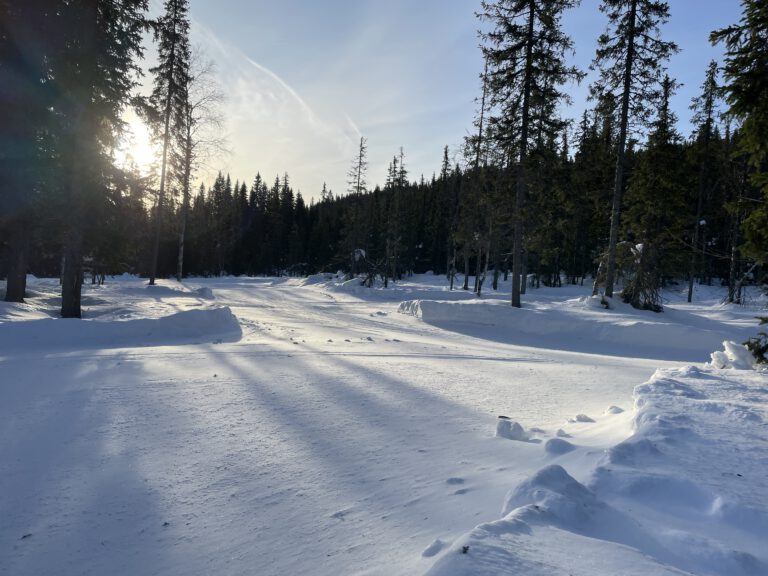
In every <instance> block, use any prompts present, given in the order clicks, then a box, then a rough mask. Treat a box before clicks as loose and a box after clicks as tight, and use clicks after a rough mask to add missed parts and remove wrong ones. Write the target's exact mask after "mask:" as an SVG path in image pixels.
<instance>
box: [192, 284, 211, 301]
mask: <svg viewBox="0 0 768 576" xmlns="http://www.w3.org/2000/svg"><path fill="white" fill-rule="evenodd" d="M195 294H197V296H198V297H199V298H202V299H204V300H214V299H215V296H214V295H213V290H211V289H210V288H208V286H203V287H202V288H198V289H197V290H195Z"/></svg>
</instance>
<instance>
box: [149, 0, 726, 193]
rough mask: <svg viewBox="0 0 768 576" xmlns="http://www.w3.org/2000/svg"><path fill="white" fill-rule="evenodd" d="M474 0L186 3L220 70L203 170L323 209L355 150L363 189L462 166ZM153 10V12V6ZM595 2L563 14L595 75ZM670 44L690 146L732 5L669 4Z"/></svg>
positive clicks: (579, 105) (472, 102) (579, 106)
mask: <svg viewBox="0 0 768 576" xmlns="http://www.w3.org/2000/svg"><path fill="white" fill-rule="evenodd" d="M479 3H480V2H479V0H387V1H386V2H384V1H382V0H323V1H322V2H318V1H316V0H282V1H280V2H275V1H274V0H217V1H215V2H214V1H212V0H190V16H191V19H192V41H193V44H196V45H198V46H200V47H201V48H202V51H203V52H204V53H205V54H206V56H207V57H208V58H209V59H211V60H212V61H213V62H214V63H215V65H216V71H217V74H218V77H219V80H220V82H221V84H222V87H223V89H224V92H225V94H226V95H227V100H226V102H225V103H224V105H223V107H224V110H223V112H224V115H225V117H226V130H227V133H228V139H229V149H230V153H229V154H227V155H224V156H222V157H220V158H219V159H218V160H217V161H216V162H214V163H212V164H211V166H210V167H209V170H218V169H221V170H223V171H228V172H230V173H231V175H232V178H233V180H234V179H240V180H242V179H245V180H246V181H248V182H250V181H252V180H253V177H254V176H255V174H256V172H260V173H261V175H262V176H263V177H264V178H265V179H266V180H267V181H268V182H272V181H273V180H274V178H275V177H276V176H277V175H280V176H282V175H283V173H285V172H287V173H288V175H289V178H290V181H291V183H292V185H293V187H294V189H295V190H299V191H301V193H302V195H303V196H304V197H305V198H306V199H309V198H318V197H319V193H320V190H321V189H322V186H323V183H324V182H325V183H327V186H328V187H329V188H330V189H331V190H332V191H333V192H334V193H335V194H345V193H346V191H347V188H348V184H347V176H346V174H347V171H348V170H349V168H350V166H351V164H352V160H353V158H354V157H355V155H356V153H357V147H358V144H359V141H360V137H361V136H363V137H365V138H366V139H367V143H368V160H369V169H368V183H369V187H371V188H372V187H373V186H374V185H375V184H383V182H384V180H385V175H386V169H387V165H388V163H389V162H390V161H391V160H392V158H393V157H394V156H395V155H397V154H399V150H400V147H401V146H402V147H403V150H404V153H405V165H406V168H407V169H408V171H409V176H410V178H411V180H417V179H418V178H420V176H421V175H422V174H423V175H424V176H425V178H431V176H432V174H433V173H434V172H436V171H438V170H439V168H440V161H441V158H442V153H443V147H444V146H446V145H447V146H448V147H449V154H450V157H451V158H452V160H454V161H459V160H460V156H459V153H458V150H459V147H460V145H461V142H462V140H463V138H464V137H465V136H466V135H467V134H469V132H470V130H471V129H472V121H473V117H474V115H475V111H476V109H477V102H476V99H477V97H478V96H479V94H480V91H481V84H480V78H479V75H480V72H481V69H482V57H481V54H480V50H479V47H478V46H479V40H478V37H477V27H478V21H477V19H476V18H475V16H474V13H475V11H476V10H478V9H479ZM158 4H159V3H156V4H155V5H156V6H157V5H158ZM598 6H599V0H582V2H581V5H580V6H579V7H578V8H576V9H573V10H570V11H568V12H566V13H565V14H564V16H563V27H564V29H565V31H566V32H567V33H568V34H570V35H571V37H572V38H573V40H574V43H575V54H574V55H573V56H572V59H573V61H574V62H575V63H576V64H578V65H579V66H580V67H582V68H583V69H587V68H588V66H589V63H590V61H591V60H592V58H593V56H594V50H595V44H596V39H597V37H598V35H599V34H600V33H601V32H602V31H603V30H604V29H605V25H606V20H605V17H604V16H603V15H602V14H601V13H600V12H599V10H598ZM670 11H671V19H670V22H669V23H668V25H666V26H665V27H664V29H663V35H664V38H665V39H668V40H672V41H674V42H676V43H677V44H678V45H679V46H680V48H681V52H680V53H679V54H677V55H675V56H674V57H673V58H672V60H671V61H670V62H669V73H670V76H672V77H673V78H675V79H677V80H678V82H680V83H681V84H682V87H681V88H680V90H679V91H678V93H677V95H676V96H675V98H674V101H673V107H674V109H675V111H676V113H677V115H678V118H679V120H680V123H679V130H680V131H681V133H682V134H683V135H684V136H688V135H689V134H690V131H691V129H690V123H689V119H690V115H691V113H690V111H689V110H688V106H689V104H690V100H691V98H692V97H693V96H694V95H696V94H697V93H698V91H699V88H700V85H701V83H702V81H703V78H704V71H705V69H706V66H707V64H708V62H709V61H710V60H711V59H713V58H715V59H719V58H720V57H721V55H722V49H721V48H720V47H712V46H711V45H710V44H709V41H708V36H709V33H710V31H712V30H713V29H716V28H720V27H724V26H727V25H729V24H732V23H735V22H737V21H738V20H739V17H740V5H739V1H738V0H671V1H670ZM589 81H590V77H589V76H588V77H587V79H586V80H585V81H584V82H582V83H581V84H580V85H572V86H569V87H568V90H567V91H568V92H569V93H570V94H571V95H572V97H573V100H574V102H573V105H572V106H570V107H569V108H568V109H567V110H566V115H567V116H569V117H579V116H580V115H581V112H582V111H583V110H584V109H585V107H588V106H589V103H588V102H586V95H587V86H588V84H589Z"/></svg>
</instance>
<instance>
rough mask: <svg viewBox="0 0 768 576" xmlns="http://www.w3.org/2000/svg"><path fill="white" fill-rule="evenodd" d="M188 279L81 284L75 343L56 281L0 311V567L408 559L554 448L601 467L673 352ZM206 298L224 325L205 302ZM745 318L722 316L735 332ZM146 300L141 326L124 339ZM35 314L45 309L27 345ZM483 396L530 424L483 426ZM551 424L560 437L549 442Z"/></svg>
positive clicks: (32, 569)
mask: <svg viewBox="0 0 768 576" xmlns="http://www.w3.org/2000/svg"><path fill="white" fill-rule="evenodd" d="M186 286H187V287H185V288H177V285H175V284H173V283H170V282H168V283H164V284H162V285H161V286H156V287H152V289H147V288H146V287H144V286H143V283H142V282H141V281H139V280H130V279H121V280H118V281H116V282H113V283H109V284H108V285H107V286H105V287H103V288H100V289H99V288H91V289H87V290H86V298H85V299H84V303H85V307H86V318H90V320H86V321H85V322H90V323H91V324H90V325H88V328H87V329H88V330H91V329H93V330H96V332H95V334H96V336H93V334H94V333H90V334H91V335H90V336H89V337H88V338H90V340H89V339H88V338H86V340H87V341H88V344H87V345H82V343H81V342H80V343H79V342H78V341H74V340H73V338H71V337H68V336H67V331H66V330H64V329H61V330H60V329H59V327H60V326H64V324H62V322H64V321H61V320H38V319H44V318H51V317H53V316H54V313H53V312H52V309H51V306H52V305H55V304H54V302H55V297H54V294H53V292H54V291H55V286H54V285H53V283H50V282H47V281H40V282H39V284H38V285H37V286H33V288H35V290H36V293H39V294H40V296H39V297H36V298H33V299H32V300H31V302H32V303H31V304H25V305H21V306H17V307H12V308H7V309H3V310H4V314H5V316H4V318H5V319H7V320H9V321H8V322H5V323H3V322H0V344H8V346H3V347H2V349H0V375H1V376H0V518H1V519H2V522H0V574H3V575H5V574H8V575H9V576H10V575H13V576H16V575H20V576H21V575H30V576H31V575H37V574H53V573H55V574H65V575H66V574H93V575H100V574H107V573H109V574H116V575H121V574H125V575H128V574H179V575H181V574H184V575H188V574H211V573H216V574H233V575H234V574H243V575H245V574H260V575H273V574H274V575H284V574H293V573H297V574H304V573H306V574H319V575H323V574H329V575H330V574H380V575H399V574H402V575H406V574H418V573H423V572H426V571H427V570H429V569H430V567H431V566H432V565H433V564H434V562H435V558H438V559H439V560H438V562H442V563H443V564H442V565H445V562H446V560H445V558H448V554H452V553H454V552H455V550H454V548H452V546H455V544H454V543H455V542H458V541H459V539H460V538H461V535H462V534H464V533H466V532H467V531H468V530H470V529H471V528H472V527H473V526H475V525H478V524H481V523H482V522H490V521H493V520H494V519H496V518H498V515H499V508H500V505H501V503H502V502H503V501H504V495H505V494H506V493H507V491H508V490H509V489H510V488H511V487H514V486H516V485H518V484H519V483H521V482H522V481H523V480H525V479H526V477H528V476H530V475H532V474H534V473H535V472H536V471H537V470H539V469H541V468H542V467H544V466H546V465H547V464H549V463H551V461H552V458H553V454H554V457H562V458H565V459H568V458H570V459H576V458H578V459H579V466H581V467H582V468H583V469H585V470H586V469H592V468H594V466H597V465H598V464H599V462H600V459H601V458H602V457H603V456H604V453H603V450H604V449H605V448H607V447H609V446H611V445H613V444H616V443H618V442H621V441H622V440H624V439H625V438H626V437H627V436H628V435H629V434H630V432H631V429H630V425H631V419H632V416H633V414H632V412H631V411H630V410H629V408H630V407H631V402H632V400H631V398H632V390H633V388H634V386H635V385H637V384H638V383H640V382H644V381H645V380H647V379H648V377H649V376H650V375H651V374H652V373H653V372H654V370H655V369H656V368H658V367H666V368H669V369H671V368H674V367H676V366H678V365H679V362H669V361H665V360H661V359H658V358H653V357H647V358H644V357H642V355H640V357H632V356H637V354H633V353H632V352H633V351H630V356H629V357H622V356H619V355H617V354H616V353H615V351H612V353H613V355H611V356H603V355H602V354H601V352H600V350H599V349H595V350H589V351H585V350H580V349H572V348H571V349H569V347H568V346H567V342H565V340H564V341H563V346H561V348H563V349H557V346H556V343H555V345H553V346H552V347H551V348H550V349H546V348H536V347H533V346H531V342H528V341H523V343H524V344H527V345H525V346H523V345H519V344H515V343H514V334H512V335H510V334H506V335H504V336H503V337H501V338H499V337H489V336H488V334H487V333H485V332H484V331H483V329H480V330H478V329H477V328H476V327H472V328H471V329H467V328H466V326H465V325H447V326H446V325H444V324H440V325H432V324H428V323H425V322H423V321H422V320H420V319H418V318H416V317H413V316H409V315H405V314H398V313H397V311H398V306H399V304H400V302H401V301H404V300H416V299H426V298H429V297H430V296H431V297H432V299H435V300H445V299H448V298H450V299H453V300H455V301H457V302H458V301H461V300H467V299H468V296H469V295H468V294H467V293H464V292H461V291H457V292H453V293H451V292H447V291H445V290H443V289H442V288H439V287H438V288H436V287H435V285H434V283H431V284H430V283H429V282H425V283H423V285H422V284H418V283H410V284H409V283H404V284H403V285H400V286H397V287H395V289H394V290H390V291H389V292H384V291H382V290H372V291H367V290H365V291H361V290H358V289H349V288H348V287H346V286H342V287H338V286H337V285H335V284H334V283H332V282H331V283H329V282H312V281H298V280H280V279H236V278H226V279H212V280H199V281H198V280H190V281H189V282H188V283H187V285H186ZM575 292H578V294H582V293H583V291H575ZM543 293H544V292H543V291H542V294H543ZM553 293H554V294H555V296H554V297H556V298H560V299H562V296H561V295H560V293H558V292H557V291H554V292H553ZM503 294H506V292H504V293H503ZM503 294H502V296H503ZM536 294H538V292H534V294H532V295H531V296H530V298H535V297H536ZM502 296H500V297H502ZM222 307H228V308H229V309H230V310H231V312H232V313H233V314H234V316H235V317H236V318H237V320H238V322H239V329H240V332H239V333H238V334H237V335H236V337H233V336H232V334H233V332H232V326H231V325H230V324H229V323H228V321H227V320H226V318H228V316H227V313H217V315H215V316H209V317H206V316H205V315H204V312H205V311H209V310H216V309H221V308H222ZM190 311H197V312H200V313H203V315H202V316H199V318H207V320H205V321H203V322H200V323H199V324H201V326H200V331H199V333H196V334H195V335H194V336H193V337H192V339H191V340H189V339H187V340H185V339H183V338H179V336H178V334H176V333H174V332H173V330H171V329H170V328H168V327H167V326H165V324H162V323H163V322H166V321H165V320H164V319H165V318H167V317H168V316H170V315H171V314H174V313H176V314H178V315H179V316H178V318H179V319H181V320H186V319H187V318H189V316H188V315H186V313H187V312H190ZM690 314H704V315H706V312H705V311H702V309H692V310H691V312H690ZM747 317H748V315H743V318H742V317H740V316H738V315H736V316H734V315H732V314H729V313H727V312H723V313H722V318H720V319H719V321H721V322H723V326H724V328H723V329H724V330H726V331H727V330H733V331H735V332H737V333H740V332H739V331H740V330H742V326H743V325H744V324H746V320H744V318H747ZM147 318H150V319H157V321H158V322H160V324H153V325H152V326H155V328H156V329H157V330H158V334H159V335H158V337H157V338H156V339H154V340H153V339H150V340H149V341H148V342H142V341H141V338H140V337H139V336H141V334H140V333H139V332H135V334H134V336H132V337H130V338H128V337H127V336H126V334H127V333H128V332H129V330H128V329H127V328H126V327H128V326H133V327H134V328H135V327H137V326H138V327H141V329H144V328H145V327H146V326H147V325H145V324H138V323H137V322H148V320H146V319H147ZM215 318H218V319H219V320H220V321H213V320H214V319H215ZM222 319H223V320H222ZM38 321H40V322H42V323H41V324H33V323H34V322H38ZM19 322H20V323H19ZM16 323H18V327H19V329H16V330H14V326H13V325H14V324H16ZM46 323H49V324H46ZM97 323H99V324H98V325H96V324H97ZM121 323H123V324H122V325H121ZM22 326H23V328H22ZM30 326H31V327H30ZM35 326H39V327H40V330H41V331H42V329H43V328H42V327H44V326H49V327H50V326H53V327H54V328H53V329H50V328H46V330H45V337H43V334H39V338H40V340H39V342H42V344H39V345H37V346H35V345H34V337H35V328H34V327H35ZM163 326H165V328H163ZM158 327H159V328H158ZM120 330H123V331H122V332H120ZM163 330H165V332H163ZM26 332H29V334H31V335H32V340H29V336H24V335H23V334H22V333H26ZM163 334H165V335H166V336H168V337H167V338H164V337H163ZM587 336H588V335H587ZM24 338H27V340H24ZM94 338H96V341H95V343H94V341H93V339H94ZM98 338H107V339H111V340H110V342H111V343H110V344H109V346H103V347H100V346H99V345H98ZM121 338H122V340H121ZM14 339H16V345H15V346H10V344H11V343H13V342H14ZM30 342H31V343H32V344H31V346H32V348H31V349H30V348H29V346H27V345H25V344H28V343H30ZM708 352H709V351H702V353H703V354H705V355H706V353H708ZM614 405H615V406H618V407H623V408H624V409H626V413H609V414H607V415H606V414H605V412H606V409H607V408H608V407H609V406H614ZM580 414H585V415H588V417H592V418H593V419H594V420H596V421H597V422H595V423H590V422H588V421H586V420H584V421H578V419H577V415H580ZM499 415H506V416H509V417H511V418H514V420H515V421H517V422H519V423H520V424H521V425H522V426H523V427H524V428H525V429H526V430H528V432H527V435H528V437H529V438H530V441H525V442H519V441H510V440H507V439H505V438H496V437H494V430H495V426H496V422H497V416H499ZM534 427H535V428H536V430H531V428H534ZM558 429H562V430H558ZM556 431H557V432H556ZM559 432H562V433H563V435H564V437H567V438H568V442H569V443H571V444H573V445H574V446H575V447H576V449H575V450H574V451H570V450H563V446H562V445H558V446H556V445H552V446H554V447H553V448H551V449H547V450H545V448H544V443H545V441H546V440H547V438H552V437H555V436H556V435H561V434H559ZM562 442H565V441H564V440H563V441H562ZM560 454H562V456H560ZM766 468H768V465H767V466H766ZM764 469H765V468H764ZM580 480H582V479H580ZM546 529H547V530H551V528H546ZM582 544H583V543H582V542H581V541H580V540H579V541H577V542H575V544H574V546H581V545H582ZM441 559H442V560H441ZM596 573H599V572H596Z"/></svg>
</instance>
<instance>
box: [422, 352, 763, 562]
mask: <svg viewBox="0 0 768 576" xmlns="http://www.w3.org/2000/svg"><path fill="white" fill-rule="evenodd" d="M634 396H635V414H634V420H633V426H634V433H633V434H632V436H631V437H629V438H627V439H626V440H625V441H623V442H620V443H619V444H617V445H615V446H613V447H612V448H610V449H609V450H607V451H606V454H605V455H604V457H603V458H602V459H601V460H598V461H597V462H596V463H595V464H593V465H592V466H593V468H592V469H591V472H590V471H586V474H585V473H584V470H582V471H581V476H583V477H584V478H586V480H584V481H581V482H580V481H578V480H577V479H576V478H574V477H573V476H572V475H571V474H569V473H568V472H567V471H566V469H565V468H563V467H562V466H558V465H550V466H547V467H545V468H542V469H541V470H539V471H538V472H536V473H535V474H534V475H532V476H531V477H529V478H528V479H527V480H525V481H524V482H522V483H521V484H519V485H518V486H516V487H515V488H513V489H512V490H510V492H509V493H508V495H507V497H506V499H505V501H504V505H503V509H502V518H501V519H500V520H497V521H495V522H489V523H486V524H481V525H480V526H478V527H476V528H475V529H474V530H472V531H471V532H470V533H468V534H467V535H465V536H464V537H462V538H459V539H458V540H456V542H455V543H454V544H453V546H452V547H451V549H450V550H448V551H446V552H445V553H444V554H443V555H442V557H441V558H440V559H439V560H438V561H437V562H436V563H435V564H434V565H433V567H432V569H431V570H430V571H429V572H428V574H430V575H432V576H458V575H462V576H463V575H470V574H472V575H491V574H507V573H509V574H526V575H527V576H544V575H547V576H549V575H553V574H631V575H637V576H639V575H641V574H644V575H662V574H663V575H671V574H678V575H680V574H700V575H724V574H728V575H729V576H731V575H732V576H753V575H754V576H756V575H758V574H768V550H766V548H765V542H766V541H768V478H766V475H765V473H764V467H765V463H766V462H768V427H766V426H765V422H766V421H768V408H767V406H768V385H766V381H765V377H764V375H762V374H760V373H758V372H755V371H746V370H744V371H735V370H734V371H727V372H726V371H722V370H719V369H717V368H714V367H711V366H704V367H697V366H688V367H685V368H681V369H675V370H659V371H657V372H656V373H655V374H654V375H653V377H652V378H651V379H650V380H649V381H648V382H646V383H644V384H642V385H640V386H637V387H636V388H635V392H634ZM564 448H570V449H571V450H577V449H579V448H578V447H575V446H573V445H572V444H570V443H567V442H566V441H565V440H562V439H559V438H552V439H550V440H549V441H548V442H547V443H546V444H545V450H546V451H547V452H548V453H550V454H553V453H554V454H560V453H562V452H561V450H563V449H564ZM570 462H571V463H576V462H577V460H570ZM575 550H578V554H575V553H574V551H575Z"/></svg>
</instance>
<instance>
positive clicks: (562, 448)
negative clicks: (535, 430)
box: [544, 438, 576, 456]
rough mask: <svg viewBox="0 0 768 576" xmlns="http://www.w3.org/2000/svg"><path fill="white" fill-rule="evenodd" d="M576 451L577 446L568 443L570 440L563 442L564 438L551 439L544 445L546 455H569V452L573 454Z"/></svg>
mask: <svg viewBox="0 0 768 576" xmlns="http://www.w3.org/2000/svg"><path fill="white" fill-rule="evenodd" d="M575 449H576V446H574V445H573V444H571V443H570V442H568V440H563V439H562V438H550V439H549V440H547V443H546V444H544V450H545V451H546V453H547V454H552V455H553V456H560V455H562V454H567V453H568V452H573V451H574V450H575Z"/></svg>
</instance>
